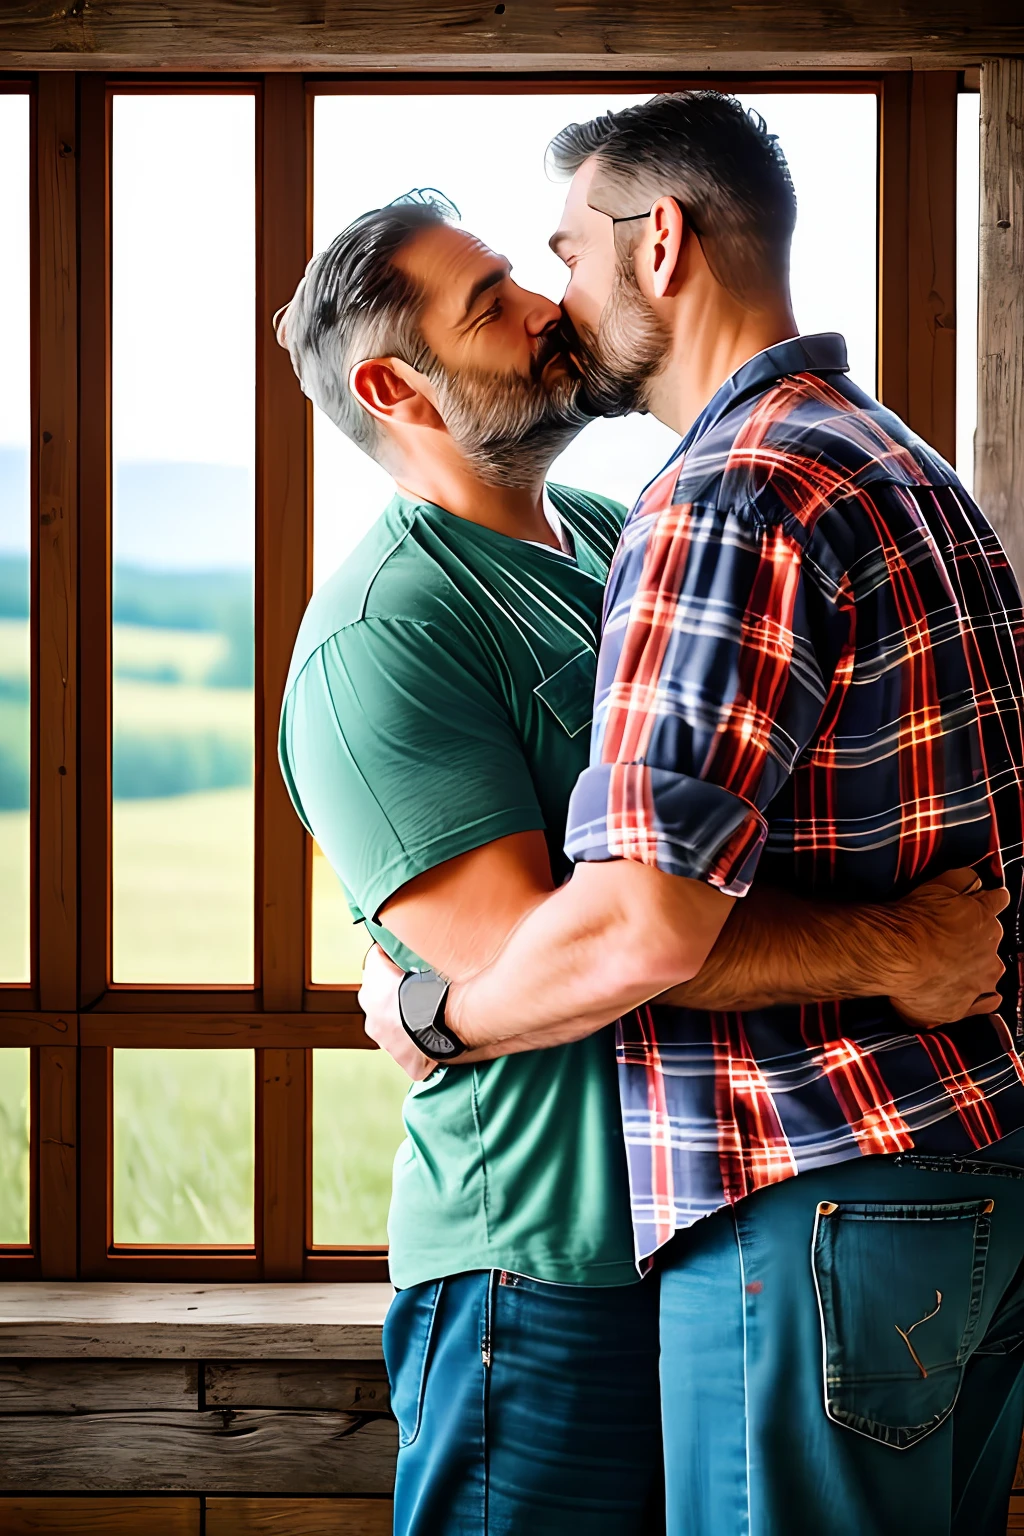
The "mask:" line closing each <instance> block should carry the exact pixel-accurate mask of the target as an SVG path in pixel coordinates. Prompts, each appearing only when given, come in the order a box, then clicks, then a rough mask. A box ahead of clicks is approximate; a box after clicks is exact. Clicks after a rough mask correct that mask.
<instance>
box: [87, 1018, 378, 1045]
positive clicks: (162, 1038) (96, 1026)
mask: <svg viewBox="0 0 1024 1536" xmlns="http://www.w3.org/2000/svg"><path fill="white" fill-rule="evenodd" d="M79 1030H80V1036H81V1041H82V1044H83V1045H108V1046H114V1045H119V1046H140V1047H145V1046H160V1047H162V1048H167V1049H192V1048H195V1047H202V1046H210V1047H217V1048H220V1047H222V1046H238V1047H240V1048H251V1047H253V1046H257V1047H259V1046H264V1047H267V1048H269V1049H273V1050H282V1051H286V1052H287V1051H291V1050H296V1049H301V1048H303V1047H310V1046H342V1047H348V1048H349V1049H353V1050H361V1049H364V1048H366V1047H370V1048H371V1049H372V1048H373V1047H372V1046H370V1042H369V1041H368V1040H367V1038H366V1035H365V1034H364V1032H363V1022H362V1016H361V1015H352V1014H346V1013H337V1014H329V1013H327V1014H315V1013H312V1014H311V1013H240V1014H239V1013H198V1014H189V1013H84V1014H82V1015H81V1016H80V1021H79Z"/></svg>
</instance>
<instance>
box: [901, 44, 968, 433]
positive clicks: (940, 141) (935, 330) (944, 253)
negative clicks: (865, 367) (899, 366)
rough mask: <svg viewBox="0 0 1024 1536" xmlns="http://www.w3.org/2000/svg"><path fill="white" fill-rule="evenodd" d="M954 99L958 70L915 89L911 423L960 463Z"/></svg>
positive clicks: (923, 80) (924, 77) (916, 83)
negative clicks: (957, 400)
mask: <svg viewBox="0 0 1024 1536" xmlns="http://www.w3.org/2000/svg"><path fill="white" fill-rule="evenodd" d="M956 97H957V77H956V74H955V73H954V72H953V71H943V72H937V73H932V74H915V75H913V76H912V77H911V90H910V162H909V188H908V191H909V198H908V220H909V229H908V237H909V238H908V243H907V269H908V313H907V418H906V419H907V423H908V425H909V426H911V427H913V429H914V431H915V432H917V433H919V434H920V436H921V437H923V438H924V440H925V442H927V443H930V444H931V446H932V447H933V448H935V449H937V450H938V452H939V453H941V454H942V456H943V458H944V459H947V460H948V461H949V462H950V463H952V462H953V460H954V459H955V458H956Z"/></svg>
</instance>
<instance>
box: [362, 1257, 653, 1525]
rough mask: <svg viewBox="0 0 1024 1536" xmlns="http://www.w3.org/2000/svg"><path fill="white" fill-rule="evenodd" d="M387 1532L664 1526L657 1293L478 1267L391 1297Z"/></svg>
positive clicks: (644, 1286) (646, 1284) (648, 1287)
mask: <svg viewBox="0 0 1024 1536" xmlns="http://www.w3.org/2000/svg"><path fill="white" fill-rule="evenodd" d="M384 1354H385V1358H386V1360H387V1367H388V1375H389V1377H390V1379H391V1392H392V1403H393V1406H394V1410H395V1415H396V1417H397V1419H398V1426H399V1451H398V1472H397V1477H396V1485H395V1533H396V1536H655V1533H657V1532H658V1531H660V1530H662V1529H663V1526H662V1509H663V1493H662V1486H661V1434H660V1424H659V1419H660V1412H659V1401H658V1295H657V1283H656V1281H654V1280H645V1281H643V1282H642V1283H640V1284H639V1285H629V1286H615V1287H609V1288H607V1289H604V1288H598V1287H578V1286H564V1285H546V1284H542V1283H540V1282H539V1281H534V1280H528V1279H526V1278H524V1277H522V1276H518V1275H505V1274H504V1273H502V1272H498V1271H476V1272H473V1273H470V1274H465V1275H456V1276H454V1277H453V1278H450V1279H445V1280H438V1281H434V1282H430V1283H428V1284H425V1285H416V1286H411V1287H410V1288H409V1289H408V1290H404V1291H399V1292H398V1294H397V1295H396V1297H395V1299H394V1301H393V1302H392V1304H391V1309H390V1311H389V1312H388V1316H387V1319H386V1321H385V1324H384Z"/></svg>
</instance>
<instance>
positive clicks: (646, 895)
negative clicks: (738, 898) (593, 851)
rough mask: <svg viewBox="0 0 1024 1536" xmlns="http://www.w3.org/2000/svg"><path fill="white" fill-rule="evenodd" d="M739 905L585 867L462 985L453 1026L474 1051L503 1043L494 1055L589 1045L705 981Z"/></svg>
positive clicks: (658, 880) (694, 888)
mask: <svg viewBox="0 0 1024 1536" xmlns="http://www.w3.org/2000/svg"><path fill="white" fill-rule="evenodd" d="M730 905H731V903H730V901H729V898H727V897H724V896H722V895H721V894H720V893H719V892H716V891H712V890H711V889H710V888H709V887H707V886H705V885H703V884H701V883H700V882H696V881H691V880H684V879H681V878H679V877H677V876H672V875H663V874H661V873H660V872H659V871H657V870H652V869H649V868H647V867H646V866H644V865H640V864H637V863H633V862H632V861H630V860H616V861H611V862H608V863H602V864H584V865H580V866H578V867H577V869H576V871H575V873H574V875H573V878H572V879H571V880H570V881H569V882H568V883H567V884H566V885H564V886H563V887H562V888H561V889H560V890H558V891H555V892H553V893H552V894H551V895H549V896H548V897H547V898H545V899H544V900H542V901H540V902H538V903H536V904H534V905H533V906H532V908H531V910H530V911H529V912H528V913H527V914H526V915H525V916H524V917H523V918H522V920H521V921H520V922H519V924H518V925H517V926H516V928H515V930H514V931H513V932H512V933H511V934H510V936H509V938H508V939H507V941H506V943H505V944H504V946H503V948H502V949H501V951H500V953H499V954H498V956H497V958H496V959H495V960H494V961H493V963H492V964H491V965H489V966H488V968H487V969H485V970H481V971H480V972H478V973H477V974H475V975H473V976H472V977H469V978H466V979H464V980H460V979H458V978H456V984H455V985H453V987H452V990H451V993H450V995H449V1000H448V1010H447V1013H448V1020H449V1022H450V1023H451V1025H452V1027H453V1028H454V1029H455V1032H456V1033H457V1034H458V1035H459V1037H460V1038H461V1039H463V1040H464V1041H465V1042H466V1043H467V1045H469V1046H470V1047H472V1048H479V1047H489V1046H494V1045H495V1044H497V1043H498V1042H501V1043H502V1046H503V1048H502V1050H501V1051H500V1052H490V1053H489V1054H502V1055H504V1054H508V1053H509V1052H510V1050H511V1049H512V1048H513V1047H512V1045H511V1042H513V1041H514V1042H515V1048H517V1049H531V1050H533V1049H538V1048H539V1047H541V1046H550V1045H559V1044H564V1043H565V1042H566V1041H569V1040H576V1039H580V1038H581V1037H583V1036H584V1035H587V1034H591V1033H593V1032H594V1031H595V1030H597V1029H600V1028H601V1027H602V1026H603V1025H605V1024H608V1023H611V1021H612V1020H613V1019H616V1018H618V1017H619V1016H620V1015H621V1014H623V1013H626V1012H628V1011H629V1009H631V1008H635V1007H637V1006H638V1004H640V1003H643V1002H646V1001H647V1000H648V999H650V998H652V997H656V996H657V995H658V994H659V993H661V992H663V991H664V990H665V989H666V987H668V986H671V985H673V984H674V983H675V982H678V981H683V980H687V979H689V978H690V977H692V976H693V975H695V974H696V972H697V970H698V969H699V968H700V966H701V964H702V963H703V961H704V959H705V958H706V956H707V954H708V951H709V950H710V948H711V946H712V945H713V944H714V942H715V939H716V938H717V936H718V933H719V932H720V930H721V926H722V923H723V922H724V921H725V917H726V915H727V913H728V911H729V908H730ZM527 1042H529V1043H527Z"/></svg>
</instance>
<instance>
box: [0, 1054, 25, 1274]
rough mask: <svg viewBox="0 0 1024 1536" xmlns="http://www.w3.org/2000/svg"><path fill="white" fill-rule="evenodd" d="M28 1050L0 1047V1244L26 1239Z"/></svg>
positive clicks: (22, 1241)
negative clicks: (1, 1048) (0, 1048)
mask: <svg viewBox="0 0 1024 1536" xmlns="http://www.w3.org/2000/svg"><path fill="white" fill-rule="evenodd" d="M28 1087H29V1053H28V1051H27V1050H21V1049H16V1050H11V1049H7V1048H5V1049H3V1050H0V1244H3V1243H27V1242H28V1239H29V1231H28Z"/></svg>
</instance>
